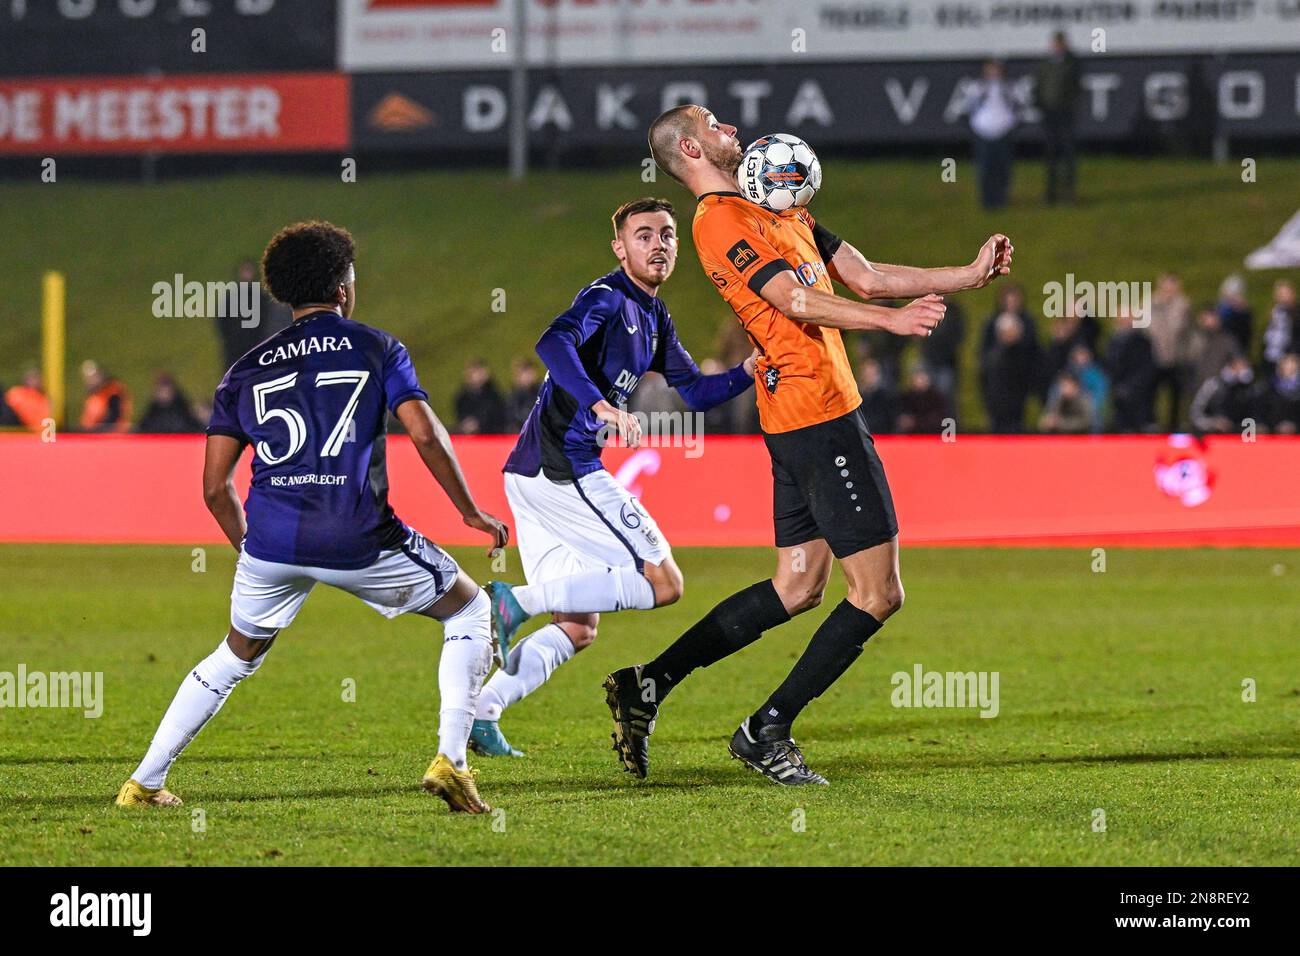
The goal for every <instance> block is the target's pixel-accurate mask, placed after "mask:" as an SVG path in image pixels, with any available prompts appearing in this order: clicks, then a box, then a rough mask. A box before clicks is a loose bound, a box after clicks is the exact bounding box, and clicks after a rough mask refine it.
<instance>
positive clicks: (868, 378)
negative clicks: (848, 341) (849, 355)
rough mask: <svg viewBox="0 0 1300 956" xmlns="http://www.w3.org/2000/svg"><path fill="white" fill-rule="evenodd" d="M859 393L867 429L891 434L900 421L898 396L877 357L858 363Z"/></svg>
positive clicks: (875, 432)
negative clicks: (890, 385)
mask: <svg viewBox="0 0 1300 956" xmlns="http://www.w3.org/2000/svg"><path fill="white" fill-rule="evenodd" d="M942 324H943V323H940V325H942ZM858 394H859V395H861V396H862V414H863V415H865V416H866V419H867V429H868V430H869V431H870V432H871V433H872V434H875V435H888V434H891V433H892V432H893V431H894V428H895V427H896V423H897V421H898V396H897V395H895V394H894V390H893V389H891V388H890V387H889V383H888V382H886V381H885V375H884V372H883V371H882V370H881V368H880V363H879V362H877V361H876V360H875V359H872V358H869V359H865V360H863V361H862V362H861V363H859V365H858Z"/></svg>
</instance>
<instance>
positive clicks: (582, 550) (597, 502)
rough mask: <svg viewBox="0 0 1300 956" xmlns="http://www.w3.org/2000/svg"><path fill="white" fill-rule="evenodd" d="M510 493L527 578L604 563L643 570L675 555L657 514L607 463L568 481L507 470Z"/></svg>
mask: <svg viewBox="0 0 1300 956" xmlns="http://www.w3.org/2000/svg"><path fill="white" fill-rule="evenodd" d="M506 498H507V499H508V500H509V501H510V510H511V511H512V512H514V516H515V538H516V540H517V541H518V542H519V558H520V561H522V562H523V566H524V577H525V578H526V579H527V580H528V581H529V583H536V582H539V581H550V580H553V579H555V578H561V577H568V576H569V575H571V574H577V573H578V572H580V571H592V570H604V569H606V568H619V567H635V568H636V569H637V570H638V571H640V570H641V569H642V568H643V567H644V566H645V565H646V564H660V563H661V562H663V560H664V559H665V558H668V557H670V556H671V555H672V548H670V547H669V546H668V542H667V541H665V540H664V536H663V533H662V532H660V530H659V526H658V525H657V524H655V520H654V518H652V517H650V515H649V513H647V512H646V510H645V509H644V508H643V507H641V503H640V502H639V501H637V500H636V498H634V497H632V495H631V493H630V492H629V491H628V490H627V489H626V488H624V487H623V486H622V485H621V484H619V483H618V480H617V479H616V478H615V477H614V476H613V475H611V474H610V473H609V472H607V471H605V470H604V469H601V470H600V471H593V472H592V473H591V474H589V475H583V476H582V477H581V478H579V479H577V480H576V481H566V482H561V481H551V479H549V478H547V477H546V475H544V474H542V473H541V472H538V473H537V475H536V476H535V477H532V478H529V477H526V476H524V475H516V474H514V473H513V472H506Z"/></svg>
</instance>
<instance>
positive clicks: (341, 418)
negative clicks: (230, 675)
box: [208, 311, 428, 570]
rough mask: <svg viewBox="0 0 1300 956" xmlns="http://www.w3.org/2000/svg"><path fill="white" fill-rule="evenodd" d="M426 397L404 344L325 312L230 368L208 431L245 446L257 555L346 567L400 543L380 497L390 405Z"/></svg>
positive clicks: (399, 530) (251, 547) (401, 531)
mask: <svg viewBox="0 0 1300 956" xmlns="http://www.w3.org/2000/svg"><path fill="white" fill-rule="evenodd" d="M410 399H422V400H427V399H428V395H427V394H426V393H425V391H424V389H422V388H421V387H420V382H419V380H418V379H417V378H416V377H415V369H414V368H413V367H412V365H411V356H410V355H409V354H408V353H407V351H406V347H405V346H404V345H402V343H401V342H399V341H397V339H395V338H393V337H392V336H391V335H389V334H388V333H386V332H381V331H380V330H379V329H372V328H370V327H369V326H367V325H362V324H361V323H359V322H353V321H351V320H350V319H345V318H343V317H341V316H340V315H338V314H337V313H335V312H330V311H321V312H314V313H312V314H310V315H306V316H303V317H302V318H301V319H299V320H298V321H296V322H295V323H294V324H293V325H291V326H290V327H289V328H287V329H285V330H283V331H282V332H277V333H276V334H275V335H273V336H271V337H270V338H269V339H267V340H266V341H264V342H263V343H262V344H260V345H258V346H257V347H256V348H254V349H253V350H252V351H251V352H249V353H248V354H246V355H244V356H243V358H241V359H240V360H239V361H237V362H236V363H235V364H234V365H232V366H231V367H230V371H228V372H227V373H226V377H225V378H224V379H222V380H221V384H220V385H219V386H218V387H217V393H216V396H215V397H214V398H213V400H212V421H211V423H210V424H209V425H208V434H209V435H228V436H230V437H231V438H237V439H239V440H240V441H242V442H245V443H247V444H250V445H252V446H253V483H252V487H251V488H250V489H249V492H248V500H247V501H246V502H245V503H244V512H245V514H246V515H247V516H248V534H247V536H246V537H245V538H244V550H245V551H247V552H248V553H249V554H250V555H252V556H253V557H255V558H261V559H262V560H263V561H277V562H280V563H282V564H305V565H310V566H312V567H319V568H335V569H339V570H351V569H355V568H363V567H366V566H367V565H369V564H371V563H373V562H374V560H375V558H376V557H378V555H379V552H380V550H383V549H387V548H396V547H400V546H401V543H402V541H403V540H404V538H405V537H406V535H407V533H408V531H407V529H406V527H405V526H404V525H403V524H402V523H401V522H400V521H399V520H398V519H397V516H396V515H395V514H393V509H392V508H391V507H389V505H388V472H387V468H386V467H385V456H384V419H385V414H386V411H388V410H396V408H397V406H398V405H400V404H402V403H403V402H405V401H408V400H410Z"/></svg>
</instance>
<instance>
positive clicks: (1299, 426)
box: [1265, 352, 1300, 435]
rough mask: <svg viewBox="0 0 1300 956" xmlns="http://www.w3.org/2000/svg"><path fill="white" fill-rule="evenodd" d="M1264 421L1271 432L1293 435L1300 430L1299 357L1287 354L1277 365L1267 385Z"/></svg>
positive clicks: (1292, 353) (1294, 354)
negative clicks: (1265, 420) (1266, 406)
mask: <svg viewBox="0 0 1300 956" xmlns="http://www.w3.org/2000/svg"><path fill="white" fill-rule="evenodd" d="M1267 405H1268V408H1267V410H1266V413H1265V414H1266V419H1267V421H1268V426H1269V428H1271V429H1272V430H1273V431H1275V432H1278V433H1280V434H1283V435H1294V434H1295V433H1296V431H1297V430H1300V355H1297V354H1296V353H1295V352H1288V353H1287V354H1286V355H1283V356H1282V358H1281V360H1280V361H1279V362H1278V363H1277V368H1276V369H1275V370H1274V372H1273V380H1272V381H1271V382H1270V383H1269V390H1268V395H1267Z"/></svg>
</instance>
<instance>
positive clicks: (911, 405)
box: [898, 368, 948, 435]
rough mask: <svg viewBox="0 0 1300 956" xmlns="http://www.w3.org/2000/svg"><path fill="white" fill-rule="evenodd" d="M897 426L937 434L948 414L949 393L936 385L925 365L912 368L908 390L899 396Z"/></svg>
mask: <svg viewBox="0 0 1300 956" xmlns="http://www.w3.org/2000/svg"><path fill="white" fill-rule="evenodd" d="M898 408H899V412H898V430H899V431H900V432H901V433H903V434H905V435H907V434H913V435H937V434H939V432H941V431H943V421H944V419H945V418H947V417H948V396H947V395H945V394H944V393H943V392H941V391H939V389H938V388H937V387H936V386H935V384H934V382H933V381H932V380H931V379H930V373H929V372H928V371H927V370H926V369H925V368H916V369H913V371H912V376H911V381H910V383H909V385H908V388H907V391H905V392H903V394H902V395H900V396H899V399H898Z"/></svg>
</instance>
